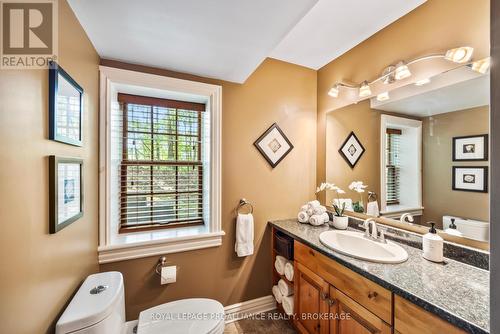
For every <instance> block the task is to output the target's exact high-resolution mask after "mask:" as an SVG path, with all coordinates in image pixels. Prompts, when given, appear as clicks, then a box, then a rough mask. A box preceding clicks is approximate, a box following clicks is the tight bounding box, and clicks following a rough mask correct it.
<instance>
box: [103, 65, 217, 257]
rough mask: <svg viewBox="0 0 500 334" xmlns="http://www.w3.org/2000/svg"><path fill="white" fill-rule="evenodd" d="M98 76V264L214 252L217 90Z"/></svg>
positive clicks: (114, 73) (126, 74)
mask: <svg viewBox="0 0 500 334" xmlns="http://www.w3.org/2000/svg"><path fill="white" fill-rule="evenodd" d="M99 69H100V85H99V87H100V96H101V98H100V111H99V246H98V248H97V250H98V253H99V263H109V262H115V261H123V260H129V259H137V258H141V257H148V256H156V255H165V254H170V253H177V252H186V251H191V250H196V249H203V248H209V247H217V246H220V245H221V244H222V238H223V236H224V234H225V233H224V231H223V230H222V223H221V205H222V204H221V161H222V157H221V150H222V145H221V136H222V134H221V131H222V87H221V86H218V85H213V84H207V83H202V82H195V81H189V80H181V79H176V78H169V77H164V76H159V75H152V74H148V73H141V72H136V71H128V70H123V69H118V68H112V67H106V66H100V67H99ZM188 101H190V102H188Z"/></svg>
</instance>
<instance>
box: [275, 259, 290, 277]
mask: <svg viewBox="0 0 500 334" xmlns="http://www.w3.org/2000/svg"><path fill="white" fill-rule="evenodd" d="M286 262H287V259H285V258H284V257H283V256H281V255H278V256H276V260H275V261H274V268H276V272H277V273H278V274H280V275H284V274H285V264H286Z"/></svg>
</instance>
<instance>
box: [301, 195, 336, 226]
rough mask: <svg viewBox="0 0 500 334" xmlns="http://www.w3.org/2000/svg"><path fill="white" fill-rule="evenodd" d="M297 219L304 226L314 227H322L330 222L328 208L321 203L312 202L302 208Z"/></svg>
mask: <svg viewBox="0 0 500 334" xmlns="http://www.w3.org/2000/svg"><path fill="white" fill-rule="evenodd" d="M297 219H298V220H299V222H300V223H302V224H307V223H309V224H311V225H313V226H320V225H323V224H324V223H327V222H328V221H329V220H330V217H329V216H328V213H327V212H326V208H325V207H324V206H323V205H321V204H320V203H319V201H317V200H314V201H310V202H308V203H307V204H305V205H303V206H302V207H301V208H300V212H299V214H298V215H297Z"/></svg>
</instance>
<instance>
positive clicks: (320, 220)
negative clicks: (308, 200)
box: [309, 212, 327, 226]
mask: <svg viewBox="0 0 500 334" xmlns="http://www.w3.org/2000/svg"><path fill="white" fill-rule="evenodd" d="M324 214H327V213H326V212H325V213H324ZM324 223H325V216H323V215H312V216H311V217H310V218H309V224H311V225H312V226H320V225H323V224H324Z"/></svg>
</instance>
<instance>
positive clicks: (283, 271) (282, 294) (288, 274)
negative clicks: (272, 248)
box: [272, 255, 293, 315]
mask: <svg viewBox="0 0 500 334" xmlns="http://www.w3.org/2000/svg"><path fill="white" fill-rule="evenodd" d="M274 268H275V269H276V272H277V273H278V274H280V275H283V276H285V278H286V279H287V281H289V282H293V263H292V262H291V261H288V260H287V259H286V258H284V257H283V256H281V255H278V256H276V260H275V261H274ZM272 291H273V295H274V299H276V302H277V303H278V304H281V305H282V306H283V310H284V311H285V313H286V314H287V315H292V314H293V286H292V285H291V284H290V283H288V282H286V281H285V280H284V279H280V280H279V281H278V284H276V285H275V286H273V289H272Z"/></svg>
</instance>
